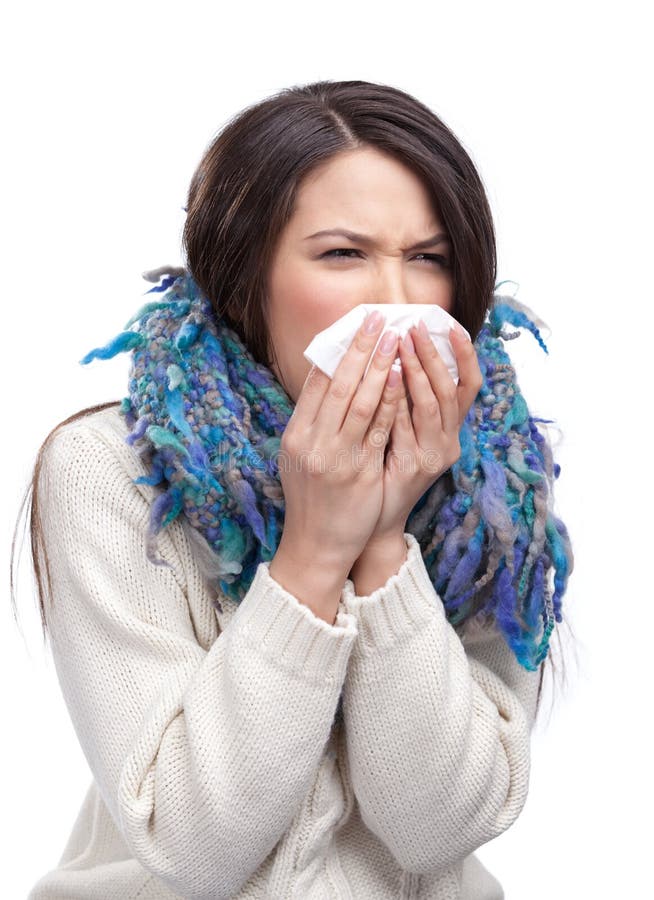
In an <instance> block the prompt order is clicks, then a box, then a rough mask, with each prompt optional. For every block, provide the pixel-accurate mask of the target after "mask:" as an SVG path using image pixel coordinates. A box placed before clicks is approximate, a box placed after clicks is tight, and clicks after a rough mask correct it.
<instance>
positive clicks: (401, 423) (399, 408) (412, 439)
mask: <svg viewBox="0 0 654 900" xmlns="http://www.w3.org/2000/svg"><path fill="white" fill-rule="evenodd" d="M410 402H411V398H410V397H409V396H408V394H407V389H406V385H405V384H404V381H403V382H402V389H401V392H400V396H399V397H398V399H397V405H396V409H395V419H394V420H393V428H392V430H391V442H392V444H393V449H394V450H396V451H398V452H401V451H406V452H407V453H415V449H416V435H415V431H414V430H413V420H412V418H411V408H410Z"/></svg>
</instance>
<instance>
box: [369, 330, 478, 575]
mask: <svg viewBox="0 0 654 900" xmlns="http://www.w3.org/2000/svg"><path fill="white" fill-rule="evenodd" d="M409 335H410V336H411V338H412V340H413V344H414V347H415V351H416V352H415V353H411V352H410V349H409V348H407V346H406V344H405V340H406V339H405V340H403V341H400V343H399V347H400V361H401V363H402V372H403V380H401V381H400V383H399V384H398V385H397V387H396V388H395V390H396V391H399V392H400V397H399V400H398V405H397V411H396V414H395V419H394V422H393V426H392V428H391V432H390V436H389V446H388V451H387V455H386V461H385V464H384V469H385V471H384V499H383V504H382V510H381V513H380V515H379V518H378V520H377V523H376V524H375V528H374V530H373V533H372V534H371V536H370V538H369V541H368V544H367V545H366V548H365V549H364V551H363V554H362V556H363V555H365V553H366V550H367V549H368V547H369V546H371V545H375V546H377V547H379V546H380V545H383V543H384V542H385V541H389V540H390V541H393V540H396V539H397V536H398V535H402V534H403V532H404V529H405V526H406V521H407V519H408V517H409V513H410V512H411V510H412V509H413V507H414V506H415V504H416V503H417V502H418V500H419V499H420V497H421V496H422V495H423V494H424V493H425V491H426V490H428V488H429V487H431V485H432V484H434V482H435V481H436V480H437V479H438V478H439V477H440V475H442V473H443V472H445V471H446V470H447V469H449V468H450V466H451V465H452V464H453V463H455V462H456V461H457V459H458V458H459V456H460V455H461V445H460V443H459V431H460V429H461V426H462V424H463V421H464V419H465V417H466V415H467V414H468V410H469V409H470V407H471V406H472V404H473V402H474V400H475V398H476V396H477V394H478V393H479V390H480V389H481V386H482V384H483V376H482V374H481V369H480V368H479V361H478V359H477V353H476V351H475V348H474V345H473V343H472V342H471V341H470V340H469V339H468V338H467V337H466V335H465V334H464V333H463V332H458V331H457V330H456V329H452V330H451V332H450V340H451V344H452V347H453V349H454V353H455V355H456V361H457V367H458V370H459V383H458V385H457V384H455V383H454V380H453V379H452V377H451V375H450V373H449V371H448V369H447V366H446V365H445V363H444V362H443V360H442V359H441V357H440V355H439V353H438V351H437V350H436V347H435V346H434V343H433V341H432V340H431V338H430V336H429V332H428V331H427V328H426V327H425V326H424V323H422V320H421V322H420V328H419V329H417V328H415V327H414V326H412V327H411V329H409ZM404 380H406V384H407V386H408V390H409V394H410V400H411V402H412V407H413V408H412V409H411V410H410V409H409V397H407V392H406V389H405V385H404ZM360 561H361V556H360V557H359V559H358V560H357V564H358V563H359V562H360Z"/></svg>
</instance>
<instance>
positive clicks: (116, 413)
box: [37, 403, 155, 503]
mask: <svg viewBox="0 0 654 900" xmlns="http://www.w3.org/2000/svg"><path fill="white" fill-rule="evenodd" d="M128 433H129V429H128V427H127V423H126V421H125V418H124V416H123V415H122V414H121V412H120V404H119V403H115V404H111V405H109V406H106V407H103V408H101V409H93V411H91V412H88V413H86V414H85V415H80V416H78V417H76V418H73V419H72V420H70V421H68V420H66V421H65V422H64V423H63V424H60V425H58V426H56V427H55V428H54V429H53V430H52V431H51V432H50V433H49V434H48V436H47V437H46V438H45V440H44V441H43V443H42V445H41V448H40V451H39V458H38V460H37V467H38V469H39V472H40V478H41V479H42V480H45V481H49V482H50V483H49V485H45V486H46V487H47V486H49V487H52V486H53V484H52V482H53V481H54V482H55V483H56V484H59V485H63V484H64V483H66V482H69V481H70V480H71V479H72V480H73V481H74V482H75V484H76V487H77V489H78V490H77V491H76V493H78V495H83V494H84V493H85V491H86V490H88V488H89V486H90V485H89V481H93V482H94V483H95V484H96V485H98V486H100V485H101V486H103V487H104V488H107V487H112V486H113V487H117V486H118V485H120V484H123V485H125V484H130V485H132V486H133V490H134V491H137V492H138V493H139V494H140V495H141V496H142V497H143V499H145V500H146V501H148V503H150V502H151V501H152V499H153V497H154V494H155V491H154V489H153V487H152V486H151V485H147V484H139V485H136V484H133V482H134V479H136V478H138V477H140V476H142V475H147V474H148V470H147V468H146V467H145V465H144V463H143V461H142V460H141V457H140V455H139V453H138V451H137V450H136V449H135V448H134V447H133V446H131V445H130V444H128V443H127V442H126V438H127V435H128Z"/></svg>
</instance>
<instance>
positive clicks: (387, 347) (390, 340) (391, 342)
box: [379, 331, 397, 353]
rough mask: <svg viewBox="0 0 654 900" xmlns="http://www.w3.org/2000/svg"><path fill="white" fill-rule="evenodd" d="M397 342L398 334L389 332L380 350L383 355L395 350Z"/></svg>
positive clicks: (383, 339) (382, 341)
mask: <svg viewBox="0 0 654 900" xmlns="http://www.w3.org/2000/svg"><path fill="white" fill-rule="evenodd" d="M396 341H397V334H396V332H394V331H387V332H386V334H385V335H384V337H383V338H382V340H381V344H380V345H379V349H380V350H381V352H382V353H390V352H391V350H393V349H394V348H395V344H396Z"/></svg>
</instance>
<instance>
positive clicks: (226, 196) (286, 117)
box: [29, 81, 572, 900]
mask: <svg viewBox="0 0 654 900" xmlns="http://www.w3.org/2000/svg"><path fill="white" fill-rule="evenodd" d="M335 229H336V230H338V233H337V234H335V233H330V234H327V233H325V232H333V231H334V230H335ZM346 231H347V232H349V234H348V235H346V234H344V232H346ZM355 234H356V235H358V236H356V237H355V236H354V235H355ZM183 243H184V250H185V253H186V266H185V268H184V269H162V270H159V271H157V272H155V273H152V274H150V275H149V276H148V277H149V278H151V279H152V280H154V281H156V282H157V285H156V287H155V288H153V292H154V296H155V298H156V299H155V300H154V301H151V302H149V303H147V304H146V305H145V306H144V307H143V308H142V309H141V310H139V311H138V312H137V313H136V315H135V316H134V317H133V318H132V319H131V320H130V322H129V323H128V325H127V327H126V329H125V330H124V331H123V332H122V333H121V334H120V335H118V336H117V337H116V338H115V339H114V340H113V341H112V342H111V343H110V344H108V345H107V346H105V347H103V348H98V349H96V350H94V351H91V352H90V353H89V354H87V356H86V357H85V359H84V360H83V362H89V361H90V360H91V359H93V358H96V357H101V358H106V357H108V356H112V355H114V354H115V353H118V352H120V351H130V352H132V354H133V358H132V368H131V371H130V381H129V396H128V397H126V398H125V399H124V400H123V401H122V403H121V404H119V405H117V404H107V405H103V406H99V407H94V408H93V409H91V410H84V411H82V412H81V413H79V414H77V415H75V416H73V417H71V419H68V420H66V421H65V422H64V423H61V425H60V426H58V427H57V429H55V430H54V432H53V433H51V435H49V436H48V438H47V439H46V441H45V442H44V444H43V446H42V447H41V449H40V452H39V458H38V459H37V466H36V469H35V473H34V480H33V494H32V528H33V546H34V548H35V549H36V552H35V553H34V564H35V569H36V573H37V579H38V583H39V597H40V602H41V610H42V617H43V623H44V626H47V628H48V630H49V634H50V641H51V646H52V651H53V656H54V660H55V664H56V668H57V673H58V677H59V680H60V683H61V687H62V691H63V694H64V697H65V700H66V703H67V705H68V708H69V711H70V715H71V718H72V720H73V724H74V726H75V729H76V732H77V735H78V737H79V740H80V743H81V746H82V748H83V750H84V753H85V755H86V758H87V760H88V762H89V765H90V767H91V770H92V773H93V777H94V780H93V783H92V784H91V786H90V788H89V791H88V794H87V796H86V798H85V801H84V804H83V806H82V809H81V810H80V813H79V816H78V818H77V821H76V823H75V826H74V828H73V831H72V834H71V835H70V838H69V840H68V843H67V845H66V847H65V850H64V852H63V855H62V857H61V859H60V861H59V864H58V866H57V868H56V869H54V870H53V871H51V872H49V873H47V874H46V875H45V876H43V878H41V879H40V880H39V882H38V884H36V885H35V886H34V888H33V889H32V891H31V893H30V895H29V896H30V898H31V900H41V898H67V900H70V898H72V897H79V898H82V897H91V896H102V897H103V898H118V897H120V898H127V897H130V898H136V897H138V898H140V900H144V898H168V897H203V898H209V897H211V898H219V897H220V898H231V897H243V898H246V897H270V898H286V897H296V898H313V897H315V898H317V897H328V896H329V897H343V898H346V897H350V898H375V900H377V898H384V897H388V898H391V897H413V896H415V897H418V896H420V897H424V898H427V897H433V898H445V897H447V898H452V897H460V898H473V897H474V898H485V900H490V898H500V897H502V896H503V891H502V888H501V886H500V884H499V882H498V881H497V879H496V878H495V877H494V876H493V875H491V874H490V873H489V872H488V871H487V870H486V869H485V868H484V867H483V866H482V864H481V863H480V861H479V860H478V858H477V857H476V855H475V854H474V850H475V849H477V848H478V847H480V846H481V845H482V844H484V843H485V842H487V841H489V840H491V839H492V838H493V837H495V836H496V835H498V834H501V833H502V832H503V831H505V830H506V829H507V828H508V827H509V826H510V825H511V824H512V823H513V822H514V821H515V819H516V818H517V817H518V815H519V814H520V811H521V809H522V808H523V806H524V803H525V800H526V797H527V791H528V778H529V765H530V752H529V751H530V732H531V729H532V727H533V723H534V719H535V716H536V710H537V705H538V698H539V694H540V684H541V678H542V674H543V667H544V661H545V658H546V657H547V655H548V649H549V638H550V634H551V632H552V630H553V626H554V623H555V621H556V622H561V621H562V615H561V595H562V593H563V591H564V590H565V586H566V581H567V576H568V575H569V573H570V572H571V571H572V553H571V549H570V543H569V538H568V535H567V532H566V529H565V526H564V525H563V523H562V522H561V521H560V520H559V519H557V518H556V517H555V516H554V515H553V513H552V508H551V506H552V496H551V487H552V483H553V479H554V478H555V477H556V476H558V467H557V466H555V465H554V464H553V460H552V454H551V450H550V448H549V446H548V444H547V442H546V441H545V440H544V438H543V437H542V435H540V433H539V432H538V429H537V428H536V426H535V424H534V422H535V421H536V420H535V419H533V417H531V416H530V415H528V412H527V408H526V405H525V403H524V400H523V398H522V396H521V394H520V392H519V389H518V387H517V383H516V381H515V373H514V372H513V369H512V367H511V366H510V364H509V362H508V358H507V357H506V355H505V354H503V350H502V344H501V340H500V339H501V338H507V337H512V336H513V337H515V336H517V335H516V334H514V335H507V334H506V333H505V332H502V331H501V323H502V321H509V322H511V323H512V324H514V325H516V324H517V325H524V326H525V327H527V328H529V329H530V330H531V331H532V332H533V333H534V334H535V336H536V338H537V340H538V341H539V343H542V342H541V340H540V335H539V332H538V328H537V327H536V325H535V324H534V322H532V320H531V319H529V317H528V316H526V315H525V312H524V308H521V307H520V305H519V304H517V303H513V304H509V302H508V301H507V298H500V297H498V296H495V297H494V294H493V291H494V285H495V273H496V268H495V267H496V261H495V240H494V233H493V225H492V220H491V214H490V210H489V206H488V202H487V199H486V196H485V193H484V190H483V187H482V184H481V181H480V178H479V176H478V174H477V172H476V170H475V167H474V165H473V163H472V162H471V160H470V158H469V157H468V155H467V153H466V152H465V150H464V149H463V147H462V146H461V144H460V143H459V142H458V140H457V139H456V137H455V136H454V135H453V134H452V133H451V131H450V130H449V129H448V128H447V127H446V126H445V125H444V124H443V123H442V122H441V121H440V120H439V119H438V118H437V117H436V116H435V115H434V113H433V112H431V111H430V110H429V109H427V108H426V107H425V106H423V105H422V104H420V103H419V102H418V101H417V100H415V99H414V98H412V97H411V96H409V95H407V94H406V93H404V92H402V91H400V90H397V89H395V88H392V87H387V86H383V85H377V84H372V83H369V82H363V81H347V82H321V83H317V84H312V85H307V86H304V87H295V88H291V89H288V90H286V91H283V92H281V93H280V94H279V95H277V96H275V97H272V98H269V99H267V100H265V101H264V102H262V103H259V104H257V105H256V106H253V107H252V108H250V109H247V110H246V111H244V112H243V113H241V114H240V115H239V116H238V117H236V118H235V119H234V120H233V121H231V122H230V123H229V125H228V126H227V127H226V128H225V129H224V130H223V132H222V133H221V134H219V135H218V136H217V137H216V138H215V140H214V141H213V142H212V144H211V145H210V146H209V148H208V149H207V151H206V153H205V155H204V157H203V159H202V160H201V162H200V165H199V167H198V170H197V172H196V173H195V175H194V177H193V180H192V182H191V186H190V190H189V196H188V205H187V221H186V225H185V229H184V238H183ZM362 303H380V304H381V303H406V304H414V303H429V304H436V305H439V306H441V307H443V308H444V309H445V310H447V311H448V312H450V313H451V315H452V316H453V317H454V318H455V319H456V320H457V322H459V323H461V324H462V325H463V326H464V327H465V328H466V329H467V330H468V331H469V333H470V335H471V336H472V338H473V341H470V340H468V339H467V338H466V336H465V335H462V334H461V333H459V332H457V330H456V329H454V330H453V331H452V332H451V335H450V340H451V344H452V347H453V349H454V352H455V355H456V359H457V365H458V370H459V381H458V384H455V383H454V381H453V380H452V378H451V377H450V375H449V373H448V371H447V369H446V367H445V365H444V363H443V361H442V360H441V359H440V357H439V356H438V353H437V352H436V350H435V348H434V345H433V344H432V343H431V341H430V340H429V338H425V336H424V335H423V334H422V333H421V331H420V330H418V329H411V332H410V335H409V336H408V337H406V338H405V339H404V340H403V341H401V342H400V341H398V340H397V336H395V335H394V334H393V333H392V332H391V337H390V338H389V340H388V342H385V341H381V342H380V346H379V348H378V349H377V350H376V351H375V355H374V357H373V363H372V365H371V366H370V368H369V370H368V372H367V373H366V376H365V378H362V376H363V373H364V369H365V367H366V363H367V362H368V360H369V358H370V355H371V353H372V352H373V349H374V348H375V345H376V344H377V343H378V341H379V338H380V335H381V334H382V331H383V324H384V323H383V321H375V320H374V319H372V318H368V319H366V321H365V322H364V323H363V325H362V326H361V328H360V329H359V331H358V333H357V336H356V338H355V339H354V340H353V342H352V344H351V345H350V347H349V349H348V351H347V353H346V354H345V356H344V357H343V359H342V361H341V363H340V364H339V367H338V369H337V371H336V373H335V374H334V377H333V378H332V379H330V378H328V377H327V375H325V374H324V373H323V372H321V371H320V369H318V368H316V367H311V366H310V364H309V363H308V361H307V359H306V358H304V357H303V350H304V349H305V347H306V346H307V345H308V343H309V342H310V340H311V338H312V337H313V336H314V335H315V334H316V333H317V332H318V331H320V330H322V329H323V328H326V327H327V326H328V325H329V324H331V323H332V322H334V321H335V320H336V319H337V318H339V317H340V316H342V315H344V314H345V313H347V312H348V311H349V310H351V309H353V308H354V307H355V306H357V305H359V304H362ZM487 315H488V321H486V318H487ZM135 322H139V323H140V324H139V325H138V327H137V329H136V330H134V329H132V328H131V326H132V325H133V324H134V323H135ZM543 346H544V345H543ZM397 356H399V358H400V360H401V364H402V373H403V375H402V377H398V378H394V377H393V373H391V364H392V362H393V360H394V359H395V358H396V357H397ZM353 450H356V452H353ZM400 462H401V464H400ZM552 570H553V571H554V575H555V577H554V588H555V589H554V593H553V594H552V590H551V588H550V585H549V581H548V576H549V575H550V574H551V573H552ZM44 572H45V574H46V575H47V582H48V588H49V595H50V597H51V601H52V602H51V604H50V606H49V608H48V609H47V611H46V607H45V604H44V601H43V597H44V596H45V579H44V578H43V574H44Z"/></svg>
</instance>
